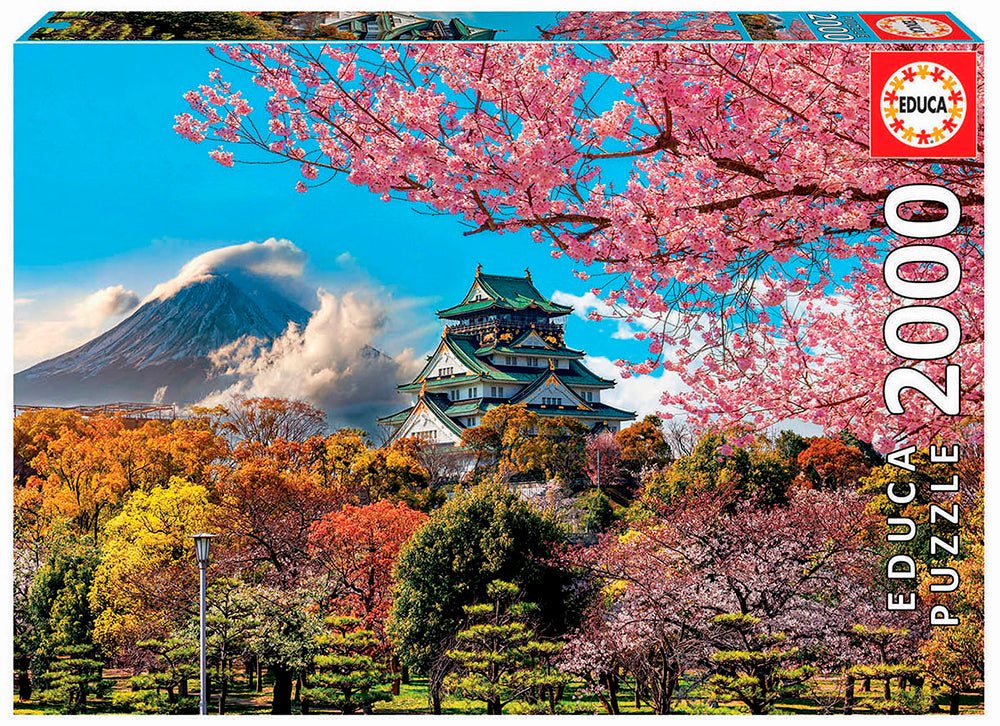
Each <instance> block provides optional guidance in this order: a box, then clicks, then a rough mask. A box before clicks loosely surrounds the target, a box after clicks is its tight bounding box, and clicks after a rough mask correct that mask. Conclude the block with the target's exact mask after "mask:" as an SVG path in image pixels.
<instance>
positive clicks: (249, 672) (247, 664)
mask: <svg viewBox="0 0 1000 726" xmlns="http://www.w3.org/2000/svg"><path fill="white" fill-rule="evenodd" d="M243 670H244V672H245V673H246V676H247V690H250V691H253V690H256V686H254V676H255V675H256V673H255V670H254V667H253V661H252V660H250V659H247V660H245V661H243Z"/></svg>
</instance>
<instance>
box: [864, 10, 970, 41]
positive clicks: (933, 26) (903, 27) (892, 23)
mask: <svg viewBox="0 0 1000 726" xmlns="http://www.w3.org/2000/svg"><path fill="white" fill-rule="evenodd" d="M876 26H877V27H878V29H879V30H881V31H883V32H885V33H889V34H890V35H898V36H899V37H900V38H943V37H945V36H946V35H951V32H952V27H951V24H950V23H946V22H944V21H943V20H935V19H934V18H928V17H924V16H922V15H890V16H888V17H886V18H882V19H881V20H879V21H878V23H876Z"/></svg>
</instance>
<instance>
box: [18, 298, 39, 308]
mask: <svg viewBox="0 0 1000 726" xmlns="http://www.w3.org/2000/svg"><path fill="white" fill-rule="evenodd" d="M33 302H35V298H33V297H16V298H14V307H16V308H23V307H24V306H25V305H31V303H33Z"/></svg>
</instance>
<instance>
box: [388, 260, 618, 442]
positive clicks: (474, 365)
mask: <svg viewBox="0 0 1000 726" xmlns="http://www.w3.org/2000/svg"><path fill="white" fill-rule="evenodd" d="M572 312H573V309H572V308H570V307H566V306H565V305H558V304H556V303H553V302H552V301H551V300H547V299H546V298H545V297H544V296H543V295H542V294H541V293H540V292H539V291H538V289H537V288H535V286H534V284H533V283H532V281H531V273H530V272H529V271H528V270H525V276H524V277H507V276H504V275H487V274H484V273H483V272H482V266H480V267H479V268H478V269H477V270H476V278H475V280H474V281H473V283H472V287H471V288H470V289H469V292H468V293H467V294H466V296H465V299H463V300H462V302H461V303H459V304H458V305H455V306H452V307H450V308H446V309H444V310H440V311H438V317H439V318H441V320H443V321H444V323H445V326H444V331H443V333H442V336H441V342H440V343H438V346H437V348H435V350H434V352H433V353H432V354H431V355H430V356H428V358H427V365H425V366H424V368H423V370H421V371H420V373H419V374H418V375H417V377H416V378H414V379H413V380H412V381H410V382H409V383H406V384H403V385H401V386H397V390H399V391H401V392H403V393H408V394H410V395H411V396H412V397H413V400H412V405H411V406H410V407H409V408H406V409H404V410H402V411H399V412H398V413H394V414H392V415H391V416H386V417H384V418H381V419H379V424H380V425H383V426H386V427H388V428H389V429H390V430H391V431H392V440H395V439H398V438H405V437H410V436H415V437H418V438H422V439H424V440H427V441H429V442H433V443H436V444H441V445H456V444H458V443H459V442H460V441H461V438H462V431H463V430H464V429H466V428H469V427H472V426H476V425H478V424H479V422H480V421H481V419H482V417H483V414H484V413H486V412H487V411H489V410H490V409H491V408H493V407H495V406H499V405H500V404H505V403H507V404H525V405H526V406H527V408H528V409H529V410H531V411H534V412H535V413H537V414H539V415H541V416H570V417H572V418H575V419H578V420H579V421H581V422H583V423H585V424H587V425H588V426H589V427H590V428H591V430H593V431H595V432H596V431H600V430H611V431H617V430H618V429H619V427H620V425H621V423H622V422H623V421H631V420H632V419H634V418H635V414H634V413H632V412H629V411H623V410H621V409H618V408H614V407H613V406H609V405H607V404H606V403H602V402H601V392H602V391H606V390H609V389H611V388H614V385H615V383H614V381H610V380H607V379H605V378H601V377H600V376H597V375H595V374H594V373H593V372H591V371H590V370H588V369H587V367H586V366H584V365H583V362H582V360H583V357H584V352H583V351H581V350H574V349H572V348H568V347H566V345H565V342H564V331H565V321H566V316H568V315H569V314H570V313H572Z"/></svg>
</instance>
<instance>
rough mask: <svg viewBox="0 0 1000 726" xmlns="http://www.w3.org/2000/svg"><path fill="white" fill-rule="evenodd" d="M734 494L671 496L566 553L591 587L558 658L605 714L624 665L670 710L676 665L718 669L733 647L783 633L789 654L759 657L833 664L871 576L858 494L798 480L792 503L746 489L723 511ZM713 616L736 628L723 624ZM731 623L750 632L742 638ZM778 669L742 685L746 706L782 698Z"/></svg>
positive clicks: (660, 709)
mask: <svg viewBox="0 0 1000 726" xmlns="http://www.w3.org/2000/svg"><path fill="white" fill-rule="evenodd" d="M731 494H732V492H724V491H718V490H716V491H713V492H702V493H700V494H698V495H697V496H694V497H689V498H687V499H685V500H683V501H678V502H676V503H675V504H674V506H673V507H672V508H671V510H670V511H669V512H665V513H664V514H663V515H661V516H660V517H657V518H652V519H649V520H646V521H643V522H642V523H638V524H637V525H636V526H635V528H634V529H633V530H631V531H630V532H628V533H627V535H624V536H619V535H617V534H615V535H606V536H604V537H603V538H602V539H601V541H600V543H599V545H598V546H597V547H594V548H590V549H582V550H578V551H577V552H576V553H575V557H576V558H577V559H576V560H575V561H574V563H573V564H574V566H575V567H576V568H577V569H578V570H579V571H581V572H586V573H588V574H589V576H590V577H591V578H593V581H594V582H595V583H596V584H597V585H599V586H601V589H600V596H599V597H598V598H596V599H595V602H594V609H593V610H592V611H591V613H590V616H589V617H588V618H587V619H586V620H585V621H584V624H583V626H582V627H581V628H580V629H579V630H578V631H576V632H575V633H574V634H572V636H571V638H570V640H569V642H568V644H567V647H566V649H565V652H564V654H563V656H562V667H563V668H565V669H566V670H568V671H570V672H572V673H574V674H577V675H579V676H580V677H582V678H583V679H584V681H585V683H586V684H587V687H588V688H589V689H590V690H591V691H593V692H595V693H596V694H597V695H598V696H599V698H600V699H601V701H602V703H604V704H605V708H606V709H607V710H608V711H609V713H614V712H615V710H617V708H618V706H617V689H618V681H619V680H620V678H621V674H622V673H623V672H626V673H630V674H631V677H632V678H633V679H634V681H635V682H636V688H637V689H639V691H640V693H641V694H642V699H643V700H645V701H647V702H648V703H649V704H650V705H651V706H652V707H653V710H654V711H655V712H656V713H669V712H670V710H671V708H672V701H673V700H674V699H676V698H677V697H678V694H679V692H680V690H681V688H680V685H681V676H682V675H683V674H684V673H685V672H686V671H688V670H691V669H695V668H697V669H700V670H703V671H707V672H709V673H711V672H713V671H715V672H717V673H718V674H723V675H724V671H725V666H724V663H723V661H729V660H731V659H732V658H733V657H735V656H733V653H735V652H737V651H748V652H749V651H753V650H761V649H764V650H766V648H765V646H766V645H767V644H768V643H771V644H774V643H777V642H778V641H779V640H780V642H781V648H780V650H781V651H783V652H784V653H785V655H783V656H782V658H780V659H778V661H775V662H773V663H770V664H769V665H768V666H767V667H768V668H770V667H772V666H773V670H774V673H777V672H779V671H781V672H787V674H792V673H795V674H796V675H795V678H796V679H798V680H797V683H802V682H804V681H805V680H806V679H807V678H808V677H809V675H810V674H811V670H808V669H807V670H801V671H800V666H801V665H802V664H803V663H805V662H812V663H816V664H823V665H827V666H830V665H836V664H838V663H839V661H838V658H839V655H838V650H839V647H840V646H841V645H842V644H844V643H846V642H847V636H846V633H847V632H848V628H849V627H850V625H851V624H853V623H855V622H856V621H857V605H856V601H857V600H858V599H859V597H860V598H862V599H863V597H864V595H863V594H862V595H859V594H858V593H859V592H861V593H864V592H865V588H866V585H867V580H868V578H869V577H870V574H871V573H870V570H869V569H867V568H866V565H865V564H864V563H866V562H867V561H868V560H869V559H870V555H869V554H868V552H867V550H866V545H865V540H864V532H865V530H866V528H867V527H868V526H869V524H870V519H871V515H870V514H869V513H867V512H866V510H865V506H864V500H863V499H862V498H861V497H859V496H857V495H855V494H853V493H848V492H842V491H841V492H831V491H818V490H800V491H795V492H793V493H792V494H791V495H790V499H789V502H788V504H784V505H762V504H761V503H760V502H755V501H748V502H745V503H744V504H742V505H740V506H739V507H737V509H736V510H735V511H734V512H733V513H731V514H729V513H727V512H728V511H729V510H730V502H731ZM720 618H721V620H722V621H724V622H729V621H733V622H735V623H737V624H739V625H740V626H741V628H742V629H740V628H737V631H739V632H737V631H734V630H733V629H731V628H730V629H726V628H720V627H719V626H718V624H719V623H720ZM734 619H735V620H734ZM734 633H736V634H737V635H743V636H746V642H744V643H743V646H746V647H742V646H739V647H738V645H737V644H735V643H736V641H737V640H739V639H738V638H735V637H734ZM751 636H752V637H751ZM751 646H753V647H751ZM758 646H759V647H758ZM719 654H723V655H719ZM779 661H780V662H779ZM762 667H763V666H762ZM765 670H766V669H765ZM763 672H764V671H761V672H760V673H757V674H756V675H760V674H762V673H763ZM768 673H770V671H768ZM744 675H746V674H744ZM756 675H755V677H756ZM791 677H792V676H791V675H789V678H791ZM768 678H770V675H769V676H768ZM786 680H787V679H786ZM779 681H781V679H780V678H779V679H771V680H768V679H765V681H764V682H762V685H761V688H762V689H763V690H753V691H752V692H751V691H747V690H745V689H744V695H745V696H746V697H747V699H748V702H749V701H751V700H752V701H753V705H752V706H750V708H751V709H762V710H767V708H769V707H770V704H773V702H774V699H775V698H776V697H779V696H780V687H782V686H781V683H779ZM727 683H728V686H731V687H733V688H735V687H736V686H740V687H742V685H741V684H742V682H740V683H737V682H736V681H733V682H731V683H729V682H727ZM768 684H769V685H768ZM723 685H726V684H723ZM785 685H788V683H785ZM748 705H749V704H748Z"/></svg>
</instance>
